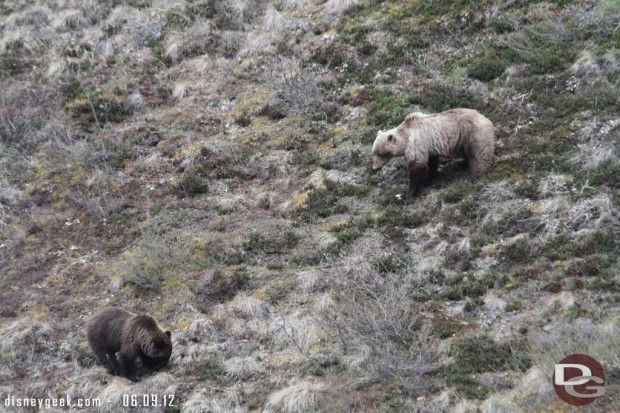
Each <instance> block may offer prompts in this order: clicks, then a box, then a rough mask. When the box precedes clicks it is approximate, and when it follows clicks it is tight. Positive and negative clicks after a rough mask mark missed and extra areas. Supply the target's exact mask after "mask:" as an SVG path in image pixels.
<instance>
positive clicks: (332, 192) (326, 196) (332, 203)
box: [293, 179, 369, 221]
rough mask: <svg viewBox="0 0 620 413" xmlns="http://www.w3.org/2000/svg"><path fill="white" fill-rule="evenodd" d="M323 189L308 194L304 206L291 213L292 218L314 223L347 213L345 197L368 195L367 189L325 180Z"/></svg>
mask: <svg viewBox="0 0 620 413" xmlns="http://www.w3.org/2000/svg"><path fill="white" fill-rule="evenodd" d="M324 183H325V187H321V188H315V189H313V190H312V191H310V193H309V194H308V197H307V199H306V200H305V202H304V205H303V206H302V207H301V208H298V209H297V210H295V211H294V212H293V216H294V217H295V218H297V219H300V220H303V221H314V220H316V219H317V218H325V217H328V216H330V215H333V214H342V213H346V212H348V210H349V208H348V206H347V205H346V204H345V203H344V202H343V200H344V198H347V197H360V196H364V195H366V194H367V193H368V191H369V188H367V187H360V186H357V185H351V184H347V183H341V182H336V181H332V180H330V179H326V180H325V181H324Z"/></svg>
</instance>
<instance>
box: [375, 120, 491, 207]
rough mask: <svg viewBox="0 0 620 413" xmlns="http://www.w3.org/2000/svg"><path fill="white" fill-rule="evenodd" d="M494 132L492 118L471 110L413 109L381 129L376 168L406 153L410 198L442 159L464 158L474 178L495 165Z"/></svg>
mask: <svg viewBox="0 0 620 413" xmlns="http://www.w3.org/2000/svg"><path fill="white" fill-rule="evenodd" d="M494 134H495V130H494V127H493V124H492V123H491V121H490V120H489V119H487V118H485V117H484V116H482V115H481V114H480V113H478V112H477V111H475V110H472V109H452V110H447V111H445V112H440V113H436V114H433V115H427V114H424V113H420V112H414V113H411V114H409V115H407V117H406V118H405V121H404V122H403V123H401V124H400V125H399V126H397V127H396V128H394V129H390V130H388V131H385V132H383V131H379V133H378V134H377V138H376V139H375V142H374V144H373V146H372V159H373V169H375V170H376V169H380V168H382V167H383V166H384V165H385V164H386V163H387V162H389V161H390V159H392V158H393V157H395V156H402V155H405V158H406V159H407V168H408V170H409V189H408V191H407V200H410V199H411V198H412V197H414V196H416V195H417V194H418V193H419V192H420V189H421V187H422V185H423V184H426V183H429V182H430V181H431V180H432V179H433V178H434V176H435V174H436V173H437V168H438V167H439V158H442V157H445V158H462V157H465V158H466V159H467V162H468V164H469V170H470V174H471V178H472V179H474V178H476V177H477V176H479V175H480V174H482V173H483V172H485V171H487V170H488V169H489V168H490V167H491V166H492V165H493V152H494Z"/></svg>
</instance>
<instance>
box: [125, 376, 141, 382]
mask: <svg viewBox="0 0 620 413" xmlns="http://www.w3.org/2000/svg"><path fill="white" fill-rule="evenodd" d="M127 380H129V381H131V382H133V383H137V382H139V381H140V379H139V378H137V377H127Z"/></svg>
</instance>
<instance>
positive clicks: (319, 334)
mask: <svg viewBox="0 0 620 413" xmlns="http://www.w3.org/2000/svg"><path fill="white" fill-rule="evenodd" d="M336 347H337V345H336V343H334V342H333V341H332V340H331V339H330V338H329V336H328V335H327V333H326V332H325V331H323V330H318V331H316V332H315V333H314V334H312V336H311V337H310V339H309V340H308V355H309V356H315V355H317V354H319V353H321V352H324V351H326V350H331V351H333V350H335V349H336Z"/></svg>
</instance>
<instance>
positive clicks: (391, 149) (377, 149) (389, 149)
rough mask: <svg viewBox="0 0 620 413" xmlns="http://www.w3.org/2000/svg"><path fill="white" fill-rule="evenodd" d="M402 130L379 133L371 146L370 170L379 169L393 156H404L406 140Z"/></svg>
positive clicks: (396, 129)
mask: <svg viewBox="0 0 620 413" xmlns="http://www.w3.org/2000/svg"><path fill="white" fill-rule="evenodd" d="M403 132H404V129H403V128H394V129H390V130H388V131H385V132H384V131H379V133H377V138H376V139H375V143H373V145H372V169H381V168H383V166H384V165H385V164H386V163H388V162H389V161H390V159H392V158H393V157H395V156H400V155H404V154H405V149H406V147H407V138H406V136H405V134H404V133H403Z"/></svg>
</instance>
